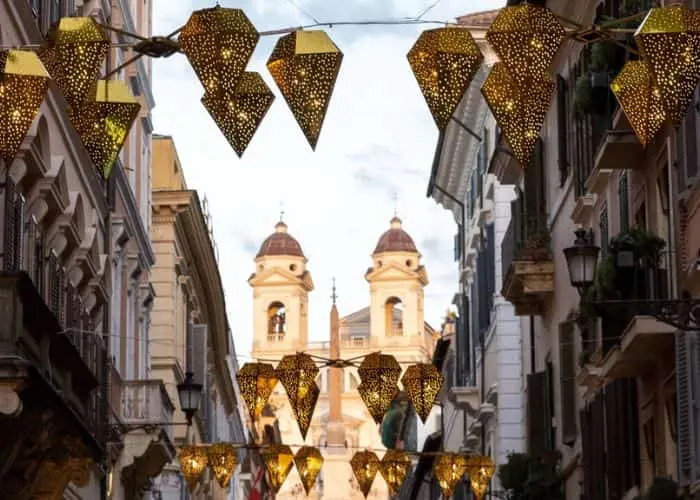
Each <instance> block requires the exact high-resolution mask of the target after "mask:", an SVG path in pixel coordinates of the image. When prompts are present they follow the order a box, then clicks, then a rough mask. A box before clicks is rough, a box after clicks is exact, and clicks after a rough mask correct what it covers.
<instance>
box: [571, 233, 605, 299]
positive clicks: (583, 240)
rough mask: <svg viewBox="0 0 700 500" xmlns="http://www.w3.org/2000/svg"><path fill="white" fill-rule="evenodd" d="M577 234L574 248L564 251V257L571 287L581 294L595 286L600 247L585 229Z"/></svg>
mask: <svg viewBox="0 0 700 500" xmlns="http://www.w3.org/2000/svg"><path fill="white" fill-rule="evenodd" d="M575 234H576V240H575V241H574V244H573V246H570V247H568V248H565V249H564V256H565V257H566V264H567V266H568V268H569V279H570V280H571V285H572V286H574V287H575V288H576V289H577V290H578V291H579V294H581V293H583V292H584V291H585V290H587V289H588V288H589V287H590V286H591V285H593V280H595V274H596V269H597V267H598V254H599V253H600V247H598V246H596V245H594V244H593V242H592V238H591V235H590V233H588V232H587V231H586V230H585V229H577V230H576V233H575Z"/></svg>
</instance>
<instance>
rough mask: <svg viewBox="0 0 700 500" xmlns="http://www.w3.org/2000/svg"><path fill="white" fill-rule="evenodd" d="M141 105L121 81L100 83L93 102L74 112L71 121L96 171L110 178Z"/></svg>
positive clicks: (101, 81) (83, 104) (85, 103)
mask: <svg viewBox="0 0 700 500" xmlns="http://www.w3.org/2000/svg"><path fill="white" fill-rule="evenodd" d="M140 109H141V105H140V104H139V103H138V102H136V99H135V98H134V96H133V95H132V94H131V91H130V90H129V87H128V86H127V85H126V83H124V82H122V81H120V80H98V81H97V88H96V95H95V98H94V99H91V100H89V101H85V102H84V103H82V104H81V105H80V106H79V107H75V108H73V109H72V110H71V113H70V119H71V122H72V123H73V126H74V127H75V130H76V131H77V132H78V135H80V138H81V139H82V141H83V145H84V146H85V149H87V152H88V154H89V155H90V158H91V159H92V161H93V163H94V164H95V167H96V168H97V169H98V170H99V171H100V173H102V175H103V176H104V177H105V178H107V177H109V174H110V173H111V172H112V167H113V166H114V162H115V161H116V160H117V156H118V155H119V150H120V149H121V148H122V146H123V145H124V141H125V140H126V136H127V135H128V133H129V130H130V129H131V126H132V125H133V123H134V120H136V117H137V116H138V113H139V110H140Z"/></svg>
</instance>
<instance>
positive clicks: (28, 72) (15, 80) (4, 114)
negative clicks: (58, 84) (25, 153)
mask: <svg viewBox="0 0 700 500" xmlns="http://www.w3.org/2000/svg"><path fill="white" fill-rule="evenodd" d="M48 83H49V74H48V73H47V72H46V69H45V68H44V65H43V64H42V63H41V61H40V60H39V58H38V57H37V55H36V54H35V53H34V52H30V51H26V50H14V49H12V50H0V158H2V159H3V160H4V161H5V167H6V168H8V169H9V168H10V165H11V164H12V161H13V160H14V159H15V156H16V155H17V152H18V151H19V148H20V146H21V145H22V141H23V140H24V137H25V136H26V135H27V132H28V131H29V129H30V127H31V126H32V122H33V121H34V119H35V118H36V116H37V115H38V114H39V107H41V103H42V102H43V100H44V95H45V94H46V87H47V86H48Z"/></svg>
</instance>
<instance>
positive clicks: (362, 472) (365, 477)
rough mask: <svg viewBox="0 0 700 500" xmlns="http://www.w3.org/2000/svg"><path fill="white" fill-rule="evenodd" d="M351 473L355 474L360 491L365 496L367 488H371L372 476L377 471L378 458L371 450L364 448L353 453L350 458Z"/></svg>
mask: <svg viewBox="0 0 700 500" xmlns="http://www.w3.org/2000/svg"><path fill="white" fill-rule="evenodd" d="M350 467H351V468H352V473H353V474H354V475H355V479H356V480H357V484H358V485H359V486H360V491H361V492H362V494H363V495H364V497H365V498H367V495H369V490H371V489H372V483H373V482H374V478H375V477H376V476H377V472H379V458H377V454H376V453H374V452H373V451H369V450H365V451H358V452H357V453H355V454H354V455H353V457H352V459H351V460H350Z"/></svg>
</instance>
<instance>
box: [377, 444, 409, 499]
mask: <svg viewBox="0 0 700 500" xmlns="http://www.w3.org/2000/svg"><path fill="white" fill-rule="evenodd" d="M410 471H411V459H410V457H409V456H408V453H406V452H405V451H401V450H387V452H386V453H384V456H383V457H382V461H381V462H380V463H379V472H380V473H381V474H382V477H383V478H384V481H386V484H387V486H388V487H389V491H390V492H391V495H392V496H395V495H398V494H399V489H400V488H401V485H402V484H403V482H404V480H405V479H406V476H408V473H409V472H410Z"/></svg>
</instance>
